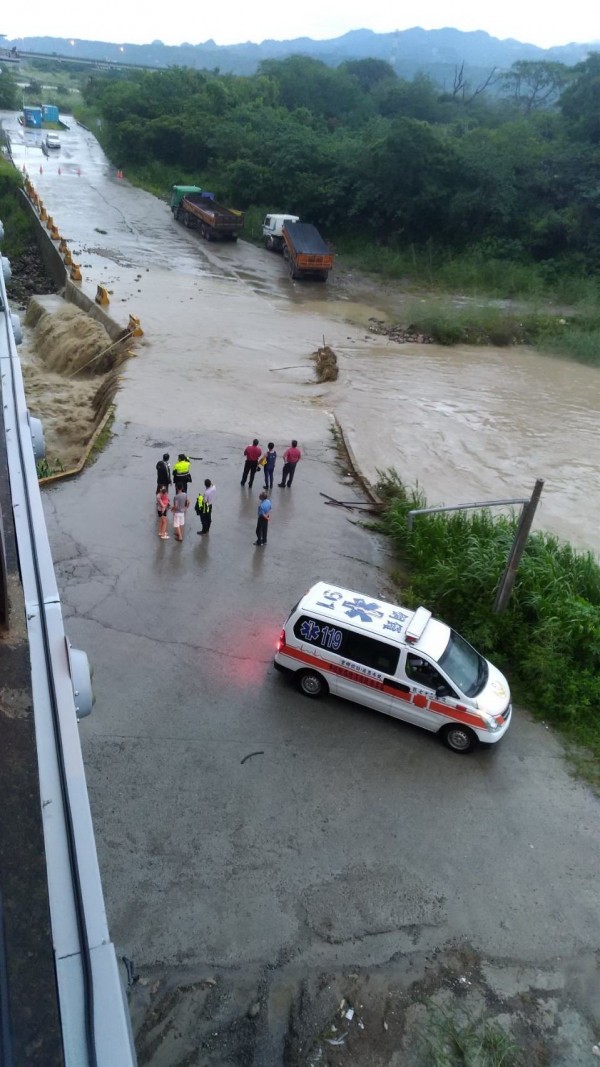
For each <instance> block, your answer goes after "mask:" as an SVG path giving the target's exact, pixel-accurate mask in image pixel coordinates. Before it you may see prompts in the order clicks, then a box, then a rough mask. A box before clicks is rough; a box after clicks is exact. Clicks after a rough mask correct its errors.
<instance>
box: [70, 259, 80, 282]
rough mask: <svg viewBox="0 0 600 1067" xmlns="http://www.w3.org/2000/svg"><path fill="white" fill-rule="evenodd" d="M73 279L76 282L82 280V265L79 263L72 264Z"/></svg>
mask: <svg viewBox="0 0 600 1067" xmlns="http://www.w3.org/2000/svg"><path fill="white" fill-rule="evenodd" d="M71 280H72V281H74V282H80V281H81V267H80V266H79V263H73V264H72V265H71Z"/></svg>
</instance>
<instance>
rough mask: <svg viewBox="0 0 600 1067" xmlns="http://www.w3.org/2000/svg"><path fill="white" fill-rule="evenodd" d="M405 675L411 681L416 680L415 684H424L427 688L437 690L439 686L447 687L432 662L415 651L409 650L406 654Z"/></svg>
mask: <svg viewBox="0 0 600 1067" xmlns="http://www.w3.org/2000/svg"><path fill="white" fill-rule="evenodd" d="M406 676H407V678H410V680H411V682H416V683H417V685H424V686H426V687H427V688H428V689H434V690H437V689H439V688H440V687H441V686H445V688H446V689H448V688H449V686H448V683H447V681H446V679H445V678H442V676H441V674H440V673H439V671H437V670H436V668H435V667H434V666H433V664H431V663H429V661H428V660H426V659H423V658H422V656H419V655H417V654H416V653H415V652H409V653H408V654H407V656H406Z"/></svg>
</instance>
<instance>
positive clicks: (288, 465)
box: [278, 441, 302, 489]
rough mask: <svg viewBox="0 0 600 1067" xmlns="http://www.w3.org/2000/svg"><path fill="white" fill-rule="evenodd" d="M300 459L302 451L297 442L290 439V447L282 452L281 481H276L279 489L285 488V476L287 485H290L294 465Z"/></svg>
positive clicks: (294, 468)
mask: <svg viewBox="0 0 600 1067" xmlns="http://www.w3.org/2000/svg"><path fill="white" fill-rule="evenodd" d="M301 459H302V453H301V451H300V449H299V448H298V442H297V441H292V443H291V445H290V447H289V448H288V449H286V451H285V452H284V453H283V474H282V475H281V481H280V482H279V483H278V485H279V488H280V489H285V487H286V478H287V487H288V489H289V488H290V487H291V484H292V482H293V480H294V474H295V473H296V467H297V466H298V464H299V462H300V460H301Z"/></svg>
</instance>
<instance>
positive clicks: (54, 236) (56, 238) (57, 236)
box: [50, 226, 60, 241]
mask: <svg viewBox="0 0 600 1067" xmlns="http://www.w3.org/2000/svg"><path fill="white" fill-rule="evenodd" d="M50 237H51V238H52V240H53V241H60V234H59V232H58V227H57V226H53V227H52V229H51V230H50Z"/></svg>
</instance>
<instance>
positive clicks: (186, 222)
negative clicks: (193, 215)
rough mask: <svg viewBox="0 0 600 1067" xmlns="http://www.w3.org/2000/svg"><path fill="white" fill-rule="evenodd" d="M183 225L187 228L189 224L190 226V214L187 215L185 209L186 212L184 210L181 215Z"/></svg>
mask: <svg viewBox="0 0 600 1067" xmlns="http://www.w3.org/2000/svg"><path fill="white" fill-rule="evenodd" d="M183 225H184V226H187V228H188V229H189V226H190V216H189V215H188V213H187V211H186V212H184V215H183Z"/></svg>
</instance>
